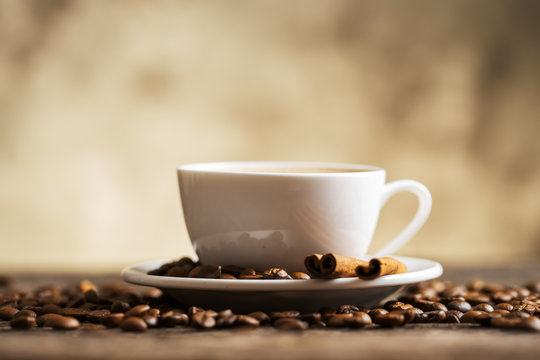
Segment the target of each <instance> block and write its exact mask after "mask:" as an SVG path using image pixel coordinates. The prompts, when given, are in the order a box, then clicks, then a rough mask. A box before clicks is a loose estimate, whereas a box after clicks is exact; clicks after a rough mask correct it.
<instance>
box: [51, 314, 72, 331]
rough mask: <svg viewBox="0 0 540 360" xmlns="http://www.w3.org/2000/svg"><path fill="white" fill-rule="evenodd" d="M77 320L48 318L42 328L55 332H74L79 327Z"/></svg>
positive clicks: (61, 317)
mask: <svg viewBox="0 0 540 360" xmlns="http://www.w3.org/2000/svg"><path fill="white" fill-rule="evenodd" d="M79 325H80V323H79V320H77V319H75V318H74V317H71V316H61V315H60V316H50V317H48V318H47V319H46V320H45V322H44V323H43V326H44V327H51V328H53V329H56V330H74V329H77V328H78V327H79Z"/></svg>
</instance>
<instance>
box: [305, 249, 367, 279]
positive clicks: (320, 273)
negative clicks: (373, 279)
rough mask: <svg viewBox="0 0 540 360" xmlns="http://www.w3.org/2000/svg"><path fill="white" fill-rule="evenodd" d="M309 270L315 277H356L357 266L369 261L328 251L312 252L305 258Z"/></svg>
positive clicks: (364, 264)
mask: <svg viewBox="0 0 540 360" xmlns="http://www.w3.org/2000/svg"><path fill="white" fill-rule="evenodd" d="M304 264H305V266H306V269H307V271H308V272H309V273H310V274H311V275H312V276H313V277H315V278H327V279H334V278H342V277H354V276H357V275H356V271H355V270H356V268H357V267H358V266H360V265H363V266H367V265H368V262H367V261H364V260H360V259H355V258H352V257H349V256H344V255H338V254H332V253H328V254H325V255H321V254H311V255H308V256H307V257H306V258H305V259H304Z"/></svg>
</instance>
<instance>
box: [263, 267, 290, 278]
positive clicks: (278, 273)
mask: <svg viewBox="0 0 540 360" xmlns="http://www.w3.org/2000/svg"><path fill="white" fill-rule="evenodd" d="M263 276H264V278H265V279H275V280H290V279H292V277H290V276H289V274H287V271H285V270H284V269H281V268H270V269H268V270H265V271H264V272H263Z"/></svg>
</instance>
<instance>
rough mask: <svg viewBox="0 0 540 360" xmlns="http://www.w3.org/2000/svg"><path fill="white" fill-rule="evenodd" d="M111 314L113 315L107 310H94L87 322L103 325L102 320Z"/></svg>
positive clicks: (88, 316) (88, 315)
mask: <svg viewBox="0 0 540 360" xmlns="http://www.w3.org/2000/svg"><path fill="white" fill-rule="evenodd" d="M110 314H111V311H110V310H105V309H104V310H94V311H90V312H89V313H88V314H87V315H86V320H87V321H90V322H92V323H96V324H99V323H101V320H102V319H103V318H106V317H107V316H109V315H110Z"/></svg>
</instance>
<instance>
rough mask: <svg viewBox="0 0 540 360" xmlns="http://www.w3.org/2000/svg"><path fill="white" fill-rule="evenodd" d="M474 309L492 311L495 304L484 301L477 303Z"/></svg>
mask: <svg viewBox="0 0 540 360" xmlns="http://www.w3.org/2000/svg"><path fill="white" fill-rule="evenodd" d="M473 310H479V311H485V312H488V313H489V312H492V311H493V310H495V309H493V306H491V305H490V304H488V303H482V304H478V305H476V306H475V307H474V308H473Z"/></svg>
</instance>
